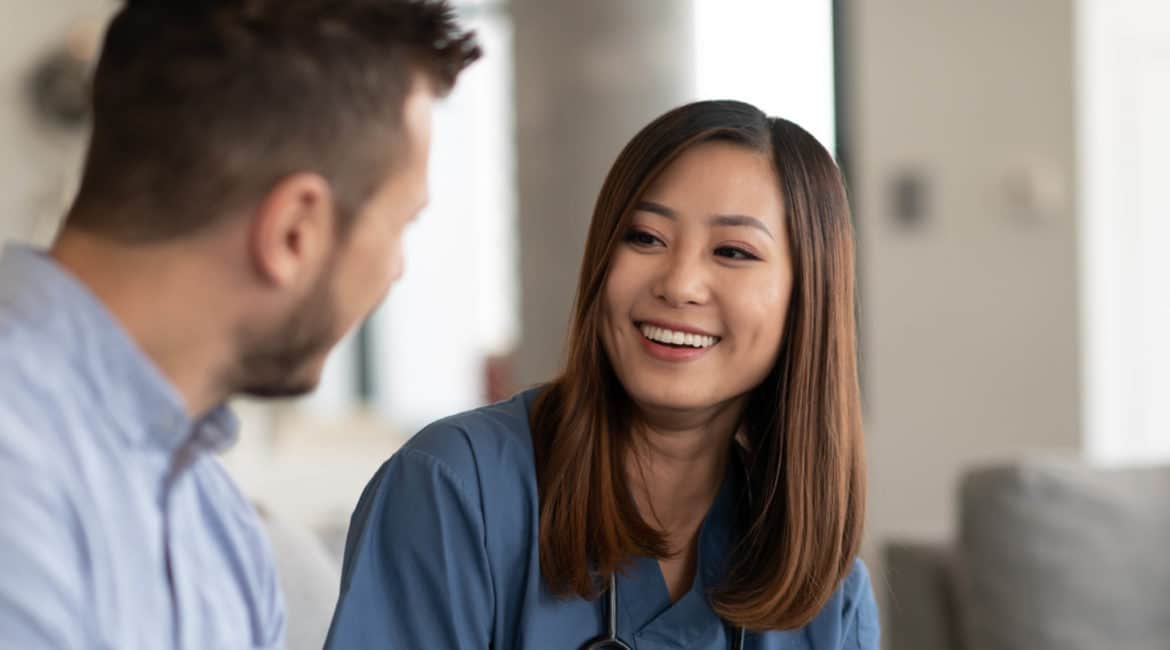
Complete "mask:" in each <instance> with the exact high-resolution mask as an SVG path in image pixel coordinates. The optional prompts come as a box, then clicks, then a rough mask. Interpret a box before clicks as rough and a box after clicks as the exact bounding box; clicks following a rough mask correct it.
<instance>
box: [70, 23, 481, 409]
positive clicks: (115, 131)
mask: <svg viewBox="0 0 1170 650" xmlns="http://www.w3.org/2000/svg"><path fill="white" fill-rule="evenodd" d="M479 54H480V51H479V48H478V46H477V45H476V43H475V40H474V36H473V35H471V34H469V33H466V32H463V31H461V30H460V29H459V27H458V26H457V25H456V24H455V21H454V18H453V14H452V11H451V9H450V8H449V7H448V6H447V5H446V3H444V2H441V1H438V0H202V1H200V0H182V1H174V0H130V1H129V2H128V4H127V6H126V7H125V8H124V9H123V10H122V11H121V12H120V13H119V14H118V15H117V16H116V17H115V18H114V20H113V22H112V24H111V26H110V28H109V31H108V33H107V35H106V39H105V43H104V47H103V50H102V54H101V58H100V61H99V64H98V68H97V72H96V75H95V79H94V88H93V101H94V112H93V115H94V121H93V134H92V139H91V143H90V148H89V153H88V156H87V159H86V162H85V167H84V170H83V174H82V182H81V187H80V190H79V193H78V197H77V200H76V202H75V204H74V206H73V208H72V209H71V211H70V213H69V215H68V217H67V218H66V223H65V232H66V233H69V232H74V233H81V234H83V235H84V236H87V237H89V238H91V239H99V240H103V241H109V242H111V243H114V244H117V245H118V246H120V247H122V248H125V247H131V248H138V247H142V248H147V247H152V246H170V247H174V246H173V245H175V244H183V243H184V242H205V241H208V240H209V239H211V240H218V241H219V242H220V243H221V244H222V246H220V248H219V249H216V251H217V252H216V255H222V256H224V257H226V258H227V259H221V260H219V261H220V262H222V263H223V264H225V265H226V266H232V265H235V266H237V267H238V268H239V269H242V270H243V271H244V272H242V273H240V274H239V277H241V278H243V280H242V281H241V282H240V283H239V285H240V286H225V287H223V288H222V290H223V291H224V292H235V293H237V294H238V295H239V298H240V300H239V301H238V304H241V305H244V306H245V307H244V308H243V309H242V313H241V314H239V316H241V317H240V318H239V319H238V323H236V324H235V327H234V331H233V332H232V333H231V335H232V336H233V337H234V345H235V348H236V350H237V353H238V354H237V357H238V358H239V362H238V363H236V364H235V365H234V367H233V368H231V369H228V370H225V371H224V372H225V373H227V374H228V375H230V376H225V377H223V378H222V381H223V382H225V383H226V384H227V385H229V386H230V387H231V388H232V389H233V390H235V391H242V392H246V393H251V394H258V395H288V394H297V393H301V392H305V391H307V390H309V389H311V388H312V387H313V386H314V385H315V384H316V383H317V381H318V378H319V375H320V369H321V366H322V365H323V363H324V359H325V356H326V355H327V352H328V350H329V349H330V348H331V347H332V346H333V345H334V344H335V343H336V342H337V341H338V340H339V339H340V338H341V337H342V336H343V335H344V333H345V332H346V331H347V330H349V329H350V328H351V327H352V326H353V325H354V324H356V323H357V322H358V321H359V320H360V319H361V318H363V317H364V316H366V315H367V314H368V313H369V312H370V311H371V310H372V309H373V308H374V307H375V306H376V305H377V304H378V303H379V302H380V301H381V299H382V298H383V296H384V295H385V293H386V291H387V290H388V288H389V286H390V284H391V283H392V282H393V281H394V280H395V279H397V277H398V276H399V275H400V274H401V271H402V254H401V236H402V230H403V228H404V227H405V225H406V224H407V223H408V222H410V221H411V220H413V218H414V217H415V216H416V214H417V213H418V212H419V210H421V209H422V207H423V205H424V204H425V202H426V187H427V158H428V151H429V146H430V113H431V105H432V102H433V100H434V99H435V98H436V97H439V96H442V95H444V94H445V93H446V92H448V91H449V90H450V88H451V87H452V86H453V84H454V83H455V79H456V77H457V76H458V74H459V73H460V72H461V71H462V70H463V69H464V68H465V67H466V66H467V65H469V64H470V63H471V62H473V61H474V60H475V59H476V58H478V57H479ZM197 248H198V247H195V246H187V247H183V246H178V247H177V249H178V250H180V251H184V250H196V249H197ZM203 250H207V247H204V248H203ZM208 262H209V263H211V260H208ZM245 316H246V317H245Z"/></svg>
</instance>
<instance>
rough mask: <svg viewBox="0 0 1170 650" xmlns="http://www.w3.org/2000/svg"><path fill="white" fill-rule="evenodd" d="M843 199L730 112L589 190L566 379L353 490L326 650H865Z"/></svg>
mask: <svg viewBox="0 0 1170 650" xmlns="http://www.w3.org/2000/svg"><path fill="white" fill-rule="evenodd" d="M853 299H854V296H853V244H852V233H851V226H850V217H849V211H848V206H847V204H846V200H845V192H844V189H843V187H842V182H841V177H840V174H839V172H838V170H837V168H836V166H835V165H834V164H833V161H832V158H831V157H830V156H829V154H828V153H827V152H826V151H825V150H824V148H823V147H821V146H820V144H818V143H817V142H816V140H815V139H814V138H813V137H812V136H810V135H809V134H808V133H806V132H805V131H804V130H802V129H801V128H800V127H798V126H796V125H795V124H792V123H791V122H787V121H785V120H781V119H776V118H768V117H766V116H765V115H764V114H763V113H761V112H760V111H759V110H757V109H755V108H754V107H751V106H749V105H746V104H742V103H739V102H727V101H720V102H699V103H695V104H690V105H687V106H684V107H681V108H678V109H675V110H673V111H671V112H670V113H667V114H666V115H664V116H662V117H660V118H659V119H657V120H656V121H654V122H653V123H652V124H650V125H649V126H648V127H646V128H645V129H644V130H643V131H642V132H640V133H639V134H638V135H637V136H635V138H634V139H633V141H632V142H630V144H629V145H627V146H626V148H625V149H624V150H623V151H622V153H621V155H620V156H619V157H618V160H617V162H616V163H615V164H614V167H613V169H612V170H611V172H610V174H609V176H608V178H607V179H606V181H605V185H604V186H603V188H602V190H601V196H600V198H599V199H598V202H597V207H596V210H595V212H594V215H593V222H592V225H591V226H590V230H589V238H588V242H587V244H586V251H585V259H584V262H583V264H582V267H581V276H580V283H579V286H578V294H577V303H576V307H575V310H574V314H573V319H572V331H571V333H570V336H569V344H568V347H569V355H568V362H567V364H566V366H565V369H564V372H563V373H562V374H561V376H560V377H558V378H557V379H556V380H555V381H554V382H552V383H551V384H549V385H547V386H545V387H543V388H538V389H536V390H533V391H529V392H526V393H522V394H520V395H518V396H517V397H515V398H513V399H512V400H511V401H508V402H503V403H500V404H496V405H494V406H489V407H486V408H482V409H479V410H476V411H472V412H470V413H465V414H462V415H457V416H454V417H451V418H448V419H445V420H442V421H439V422H437V423H435V424H433V425H431V426H430V427H428V428H427V429H425V430H424V431H423V432H422V433H420V434H419V435H418V436H416V437H415V438H414V439H413V440H412V441H411V442H410V443H408V444H407V445H406V446H405V447H404V448H403V449H402V450H401V451H399V452H398V453H397V454H395V456H394V457H393V458H391V459H390V461H389V462H387V463H386V464H385V465H384V466H383V467H382V469H381V470H380V471H379V472H378V474H377V475H376V476H375V477H374V479H373V480H372V481H371V482H370V484H369V486H368V487H367V488H366V491H365V494H363V495H362V499H361V502H360V503H359V505H358V508H357V511H356V512H355V514H354V518H353V524H352V527H351V529H350V533H349V540H348V543H347V548H346V559H345V568H344V572H343V578H342V590H341V598H340V601H339V603H338V609H337V612H336V613H335V615H334V621H333V627H332V630H331V632H330V640H329V647H331V648H339V649H340V648H347V649H348V648H363V647H380V648H486V647H492V648H541V649H549V648H555V649H562V648H564V649H570V648H589V647H594V648H596V647H615V648H626V647H629V648H637V649H638V650H646V649H656V648H702V649H706V648H711V649H714V648H719V649H723V648H735V647H743V648H777V649H778V648H786V649H788V648H807V649H809V650H837V649H842V650H844V649H848V650H857V649H866V650H868V649H874V650H876V648H877V647H878V622H877V613H876V608H875V605H874V601H873V594H872V591H871V587H870V584H869V578H868V576H867V574H866V570H865V568H864V566H863V565H862V564H861V562H860V561H859V560H857V559H856V555H857V550H858V544H859V540H860V537H861V529H862V522H863V520H864V503H865V471H864V461H863V448H862V447H863V446H862V433H861V423H860V406H859V398H858V388H857V371H856V341H855V326H854V316H853V308H854V305H853Z"/></svg>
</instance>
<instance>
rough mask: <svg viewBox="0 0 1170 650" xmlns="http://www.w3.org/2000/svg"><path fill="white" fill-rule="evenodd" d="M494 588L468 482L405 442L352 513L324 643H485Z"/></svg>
mask: <svg viewBox="0 0 1170 650" xmlns="http://www.w3.org/2000/svg"><path fill="white" fill-rule="evenodd" d="M469 483H470V484H469ZM492 593H493V592H492V580H491V575H490V566H489V562H488V556H487V550H486V543H485V526H484V521H483V514H482V507H481V505H480V500H479V491H478V489H477V487H476V485H475V484H474V480H472V481H470V482H468V481H464V480H461V478H460V477H459V476H458V475H457V474H456V473H455V472H454V471H453V470H452V469H451V467H450V466H449V465H447V464H445V463H444V462H442V461H441V460H439V459H438V458H435V457H434V456H432V455H430V454H429V453H427V452H425V451H421V450H417V449H404V450H402V451H400V452H399V453H398V454H396V455H395V456H394V457H393V458H391V459H390V460H389V461H388V462H387V463H386V464H385V465H384V466H383V467H382V469H380V470H379V471H378V473H377V474H376V475H375V476H374V478H373V479H372V480H371V481H370V484H369V485H368V486H367V487H366V491H365V494H363V495H362V499H361V501H360V502H359V503H358V507H357V510H356V511H355V512H354V516H353V520H352V522H351V524H350V530H349V536H348V539H347V541H346V552H345V562H344V565H343V567H342V577H341V594H340V598H339V600H338V604H337V609H336V611H335V612H334V615H333V624H332V626H331V628H330V631H329V638H328V641H327V642H326V648H330V649H337V650H350V649H358V648H487V647H489V645H490V642H491V633H492V624H491V622H492V620H493V616H494V615H493V611H494V599H493V595H492Z"/></svg>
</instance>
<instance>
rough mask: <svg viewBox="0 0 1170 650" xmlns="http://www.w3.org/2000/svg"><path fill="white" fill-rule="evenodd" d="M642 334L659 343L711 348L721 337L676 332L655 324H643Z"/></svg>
mask: <svg viewBox="0 0 1170 650" xmlns="http://www.w3.org/2000/svg"><path fill="white" fill-rule="evenodd" d="M642 336H645V337H646V338H648V339H650V340H651V341H657V342H658V343H665V344H667V345H685V346H689V347H692V348H709V347H711V346H712V345H715V344H716V343H718V342H719V337H717V336H703V335H702V334H691V333H689V332H676V331H674V330H668V329H664V328H661V327H655V326H654V325H643V326H642Z"/></svg>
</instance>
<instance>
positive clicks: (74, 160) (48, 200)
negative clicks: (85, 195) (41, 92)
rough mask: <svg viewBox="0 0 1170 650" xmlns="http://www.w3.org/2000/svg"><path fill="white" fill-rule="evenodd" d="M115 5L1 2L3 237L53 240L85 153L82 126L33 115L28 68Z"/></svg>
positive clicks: (83, 0)
mask: <svg viewBox="0 0 1170 650" xmlns="http://www.w3.org/2000/svg"><path fill="white" fill-rule="evenodd" d="M114 8H115V5H114V3H111V2H103V1H102V0H52V1H51V2H22V1H21V0H0V15H2V16H3V20H2V23H3V27H0V29H2V30H3V31H0V143H3V146H0V241H4V240H8V239H20V240H31V241H36V242H39V243H45V242H47V241H48V239H49V238H50V237H51V236H52V234H53V232H54V231H55V229H56V226H57V223H58V222H59V220H60V218H61V216H62V214H63V212H64V210H65V208H66V206H67V201H68V199H69V194H70V192H71V191H72V189H73V187H74V184H75V182H76V177H77V171H78V166H79V161H80V156H81V146H82V144H83V138H84V134H83V132H82V130H77V129H62V128H59V127H55V126H51V125H49V124H48V123H46V122H45V121H43V120H41V119H40V118H39V117H38V116H37V115H36V114H35V112H34V110H33V108H32V106H31V103H30V101H29V98H28V75H29V72H30V70H31V69H32V68H33V66H34V65H35V63H36V61H37V60H38V59H39V57H41V56H43V55H44V54H45V53H46V52H48V51H50V50H51V49H52V48H54V47H56V46H57V45H59V44H60V43H61V42H62V41H63V39H64V38H65V37H66V34H67V33H68V32H69V31H70V29H71V28H73V27H74V26H76V25H77V24H78V23H79V22H83V21H90V22H98V23H101V22H102V21H104V20H105V18H106V17H107V16H108V15H109V14H110V12H111V11H112V10H113V9H114Z"/></svg>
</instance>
